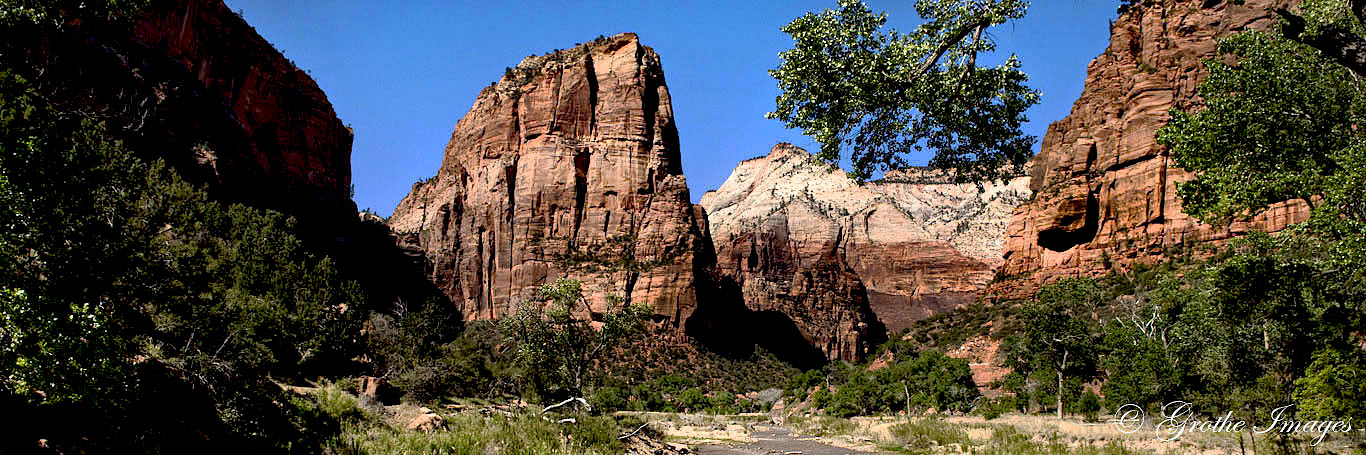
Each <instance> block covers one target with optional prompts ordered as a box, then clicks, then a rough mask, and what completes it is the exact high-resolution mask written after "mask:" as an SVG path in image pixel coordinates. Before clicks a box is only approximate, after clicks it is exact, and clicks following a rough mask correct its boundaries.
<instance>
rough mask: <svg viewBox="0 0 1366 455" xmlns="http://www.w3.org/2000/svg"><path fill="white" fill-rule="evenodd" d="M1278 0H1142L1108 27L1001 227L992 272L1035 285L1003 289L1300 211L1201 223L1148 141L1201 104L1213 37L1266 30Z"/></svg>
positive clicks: (1022, 290) (1276, 224)
mask: <svg viewBox="0 0 1366 455" xmlns="http://www.w3.org/2000/svg"><path fill="white" fill-rule="evenodd" d="M1286 3H1288V2H1287V1H1284V0H1249V1H1247V2H1246V4H1245V5H1232V4H1230V3H1229V2H1209V1H1199V0H1149V1H1145V2H1141V4H1140V5H1138V6H1135V7H1133V8H1131V10H1130V11H1129V12H1128V13H1126V14H1125V15H1123V16H1122V17H1120V18H1119V19H1118V20H1117V21H1116V22H1115V23H1114V25H1113V27H1112V29H1111V37H1110V38H1111V42H1110V46H1109V47H1108V48H1107V49H1106V50H1105V53H1104V54H1102V55H1101V56H1099V57H1096V59H1095V60H1092V61H1091V64H1090V65H1089V66H1088V67H1087V77H1086V86H1085V88H1084V89H1083V90H1082V94H1081V97H1080V98H1079V99H1078V100H1077V101H1076V104H1075V105H1073V107H1072V113H1071V114H1070V115H1068V116H1067V117H1066V118H1064V119H1062V120H1059V121H1057V122H1055V123H1053V124H1052V125H1051V126H1050V127H1049V129H1048V132H1047V133H1046V134H1045V135H1044V139H1043V144H1042V150H1041V151H1040V152H1039V154H1038V156H1035V157H1034V160H1033V170H1032V176H1031V181H1030V188H1031V189H1033V190H1034V192H1035V197H1034V199H1032V200H1030V201H1029V202H1027V203H1025V204H1023V205H1021V206H1020V207H1019V208H1017V209H1016V210H1015V213H1014V215H1013V217H1012V218H1011V223H1010V227H1009V229H1008V231H1007V238H1006V241H1005V248H1004V259H1005V265H1004V266H1003V267H1002V269H1001V272H1000V273H1001V274H1003V275H1025V276H1028V277H1029V278H1030V279H1029V280H1028V282H1029V283H1034V284H1027V285H1024V286H1020V285H1018V283H1017V284H1013V285H1012V284H1007V285H1004V288H1003V289H1002V291H1003V292H1006V293H1008V294H1014V295H1015V296H1022V295H1027V294H1028V293H1029V292H1032V289H1033V286H1034V285H1035V284H1037V283H1040V282H1045V281H1051V280H1053V279H1056V278H1058V277H1065V276H1077V275H1097V274H1101V273H1104V272H1105V271H1107V270H1108V269H1109V268H1110V267H1111V266H1112V265H1111V264H1114V265H1115V266H1119V267H1124V266H1126V265H1127V264H1130V263H1133V262H1135V261H1145V262H1154V261H1157V260H1159V259H1160V258H1161V257H1162V255H1163V254H1164V253H1168V252H1170V251H1171V250H1172V249H1173V248H1177V247H1181V246H1190V245H1195V244H1200V243H1207V242H1219V241H1222V240H1225V239H1227V238H1229V237H1231V236H1234V235H1237V234H1239V233H1243V232H1246V231H1248V230H1249V229H1261V230H1268V231H1275V230H1279V229H1282V228H1284V227H1285V226H1286V225H1288V224H1291V223H1294V222H1297V221H1301V220H1303V219H1305V218H1306V216H1307V209H1306V208H1305V206H1304V205H1303V204H1302V203H1288V204H1282V205H1278V206H1276V207H1274V208H1272V209H1271V210H1268V211H1267V212H1265V213H1263V214H1261V215H1259V216H1257V217H1256V218H1254V219H1253V220H1251V221H1249V222H1241V223H1235V224H1234V225H1232V226H1230V227H1229V228H1224V229H1215V228H1212V227H1210V226H1208V225H1204V224H1200V223H1199V222H1197V221H1196V220H1194V219H1193V218H1191V217H1190V216H1187V215H1186V214H1185V213H1182V212H1181V201H1180V200H1179V199H1178V197H1177V195H1176V191H1175V190H1176V183H1177V182H1180V181H1183V180H1187V179H1189V178H1190V176H1191V174H1190V173H1189V172H1187V171H1185V170H1183V169H1180V168H1177V167H1175V166H1174V165H1173V164H1172V162H1171V158H1170V157H1169V156H1168V154H1167V151H1166V150H1165V149H1164V148H1163V147H1161V146H1159V145H1157V144H1156V142H1155V139H1154V137H1155V135H1156V133H1157V130H1158V128H1160V127H1161V126H1162V125H1163V124H1165V123H1166V121H1167V120H1168V114H1167V111H1168V110H1169V109H1170V108H1173V107H1178V108H1182V109H1185V108H1189V107H1191V106H1193V105H1196V104H1197V103H1198V102H1199V100H1198V98H1197V96H1196V93H1195V88H1196V85H1197V83H1198V82H1199V81H1200V80H1201V79H1202V77H1203V67H1202V66H1201V63H1200V61H1201V59H1204V58H1210V57H1213V56H1214V55H1215V47H1216V45H1217V38H1219V37H1222V36H1225V35H1227V34H1230V33H1233V32H1236V31H1239V30H1243V29H1246V28H1249V27H1255V28H1264V27H1266V26H1268V25H1269V24H1270V23H1271V20H1272V19H1271V18H1272V14H1271V13H1270V9H1271V8H1272V7H1275V6H1284V5H1285V4H1286ZM1206 5H1211V6H1206ZM1107 258H1108V261H1107V260H1106V259H1107ZM1007 288H1008V289H1007Z"/></svg>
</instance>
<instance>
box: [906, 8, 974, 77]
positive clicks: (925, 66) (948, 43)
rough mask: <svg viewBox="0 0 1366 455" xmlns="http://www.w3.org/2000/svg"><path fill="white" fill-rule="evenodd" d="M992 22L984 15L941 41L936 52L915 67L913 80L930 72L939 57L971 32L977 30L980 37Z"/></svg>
mask: <svg viewBox="0 0 1366 455" xmlns="http://www.w3.org/2000/svg"><path fill="white" fill-rule="evenodd" d="M990 24H991V22H990V20H989V19H987V18H986V17H983V18H982V19H979V20H978V21H977V22H973V23H971V24H968V25H967V26H965V27H963V28H961V29H959V30H958V31H955V32H954V33H953V34H952V35H949V37H948V39H945V40H944V41H943V42H940V43H939V47H936V48H935V49H934V53H932V54H930V56H929V57H926V58H925V61H924V62H921V63H920V67H919V68H916V69H915V74H913V75H911V80H915V78H917V77H920V76H921V75H922V74H925V73H927V72H929V71H930V68H934V65H935V64H938V63H939V59H940V58H942V57H943V56H944V54H945V53H947V52H948V51H949V49H951V48H953V46H954V45H956V44H958V43H959V42H962V41H963V40H964V39H966V38H967V37H968V34H969V33H973V31H974V30H976V31H977V35H978V36H979V37H980V36H981V34H982V29H984V28H986V27H987V26H988V25H990ZM973 55H974V56H975V55H976V53H973Z"/></svg>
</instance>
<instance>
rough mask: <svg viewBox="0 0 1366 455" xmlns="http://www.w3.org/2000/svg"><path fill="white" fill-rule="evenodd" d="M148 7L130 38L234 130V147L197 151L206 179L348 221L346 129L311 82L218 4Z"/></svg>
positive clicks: (236, 192) (351, 208)
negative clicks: (170, 67) (168, 65)
mask: <svg viewBox="0 0 1366 455" xmlns="http://www.w3.org/2000/svg"><path fill="white" fill-rule="evenodd" d="M152 3H153V4H154V5H155V6H154V7H153V8H152V9H151V10H150V11H149V12H148V13H146V14H144V15H143V16H142V18H141V19H140V20H139V21H138V22H137V24H136V26H135V27H134V30H133V40H134V41H135V42H137V43H139V44H141V45H143V46H146V47H147V48H149V49H150V50H151V51H153V52H154V53H156V54H160V55H164V56H165V57H168V58H170V59H171V61H173V62H174V63H176V64H178V65H179V66H181V67H182V68H183V70H184V72H185V74H188V75H189V76H190V77H191V78H193V79H194V80H195V81H197V82H198V84H197V86H196V87H195V91H197V92H199V93H200V94H201V95H204V96H207V97H209V98H211V99H213V100H214V101H216V102H217V103H221V105H222V106H223V107H225V108H226V110H227V112H228V113H229V114H230V117H231V120H232V123H233V124H232V125H230V126H232V127H235V128H231V129H229V130H228V131H227V132H226V133H227V134H230V135H232V136H234V142H236V143H235V144H234V147H232V148H231V149H219V150H215V149H213V147H212V146H211V145H210V146H201V147H197V150H196V151H197V154H196V156H195V157H194V159H195V161H196V163H197V164H199V165H200V166H201V167H207V168H208V169H209V171H210V172H212V174H213V177H212V183H214V184H215V185H217V186H220V187H222V188H223V190H224V192H225V193H226V195H227V196H228V197H229V198H230V199H236V200H244V201H248V202H253V203H257V204H258V205H264V206H268V207H272V208H278V209H282V210H285V211H287V212H290V213H293V214H296V215H301V216H303V217H305V218H320V219H327V220H328V221H327V222H336V221H339V220H345V219H352V218H354V216H355V213H356V210H355V204H354V203H353V202H352V201H351V196H350V190H351V141H352V131H351V129H350V128H349V127H347V126H346V125H345V124H343V123H342V121H341V120H340V119H338V118H337V114H336V112H334V111H333V109H332V104H331V103H329V102H328V100H327V95H326V94H324V93H323V91H322V89H320V88H318V84H317V83H316V82H314V81H313V78H311V77H309V75H308V74H307V73H305V72H304V71H303V70H301V69H299V68H298V67H297V66H295V65H294V63H293V62H292V61H290V60H289V59H287V58H285V56H284V55H282V54H281V53H280V52H279V51H278V50H276V49H275V47H274V46H272V45H271V44H270V43H269V42H267V41H266V40H265V39H264V38H262V37H261V35H259V34H257V33H256V30H255V29H254V28H252V27H251V25H249V24H247V23H246V21H244V20H243V19H242V18H241V17H240V16H238V15H237V14H236V13H233V12H232V11H231V10H229V9H228V7H227V6H226V5H224V4H223V2H222V1H221V0H166V1H157V2H152ZM174 115H195V113H193V112H177V113H174ZM185 133H188V132H182V134H185ZM225 155H226V156H225Z"/></svg>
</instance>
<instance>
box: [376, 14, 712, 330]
mask: <svg viewBox="0 0 1366 455" xmlns="http://www.w3.org/2000/svg"><path fill="white" fill-rule="evenodd" d="M690 201H691V199H690V197H689V195H688V187H687V184H686V182H685V180H684V178H683V175H682V168H681V164H680V155H679V144H678V131H677V129H676V127H675V126H674V119H673V112H672V107H671V105H670V101H669V90H668V88H667V87H666V86H665V83H664V73H663V71H662V69H661V66H660V62H659V56H658V55H657V54H655V52H654V51H653V50H652V49H650V48H648V47H645V46H642V45H641V44H640V42H639V40H638V39H637V37H636V36H635V35H634V34H622V35H617V36H613V37H610V38H599V39H598V40H595V41H593V42H591V43H586V44H583V45H579V46H576V47H574V48H572V49H569V50H564V51H557V52H554V53H551V54H547V55H543V56H532V57H527V58H526V59H524V60H523V61H522V62H521V63H519V64H518V65H517V66H516V67H515V68H510V69H508V71H507V72H506V73H505V74H504V75H503V77H502V78H501V79H500V80H498V81H497V82H496V83H495V84H494V85H491V86H489V87H487V88H485V89H484V90H483V91H481V92H480V93H479V97H478V98H477V99H476V100H475V102H474V107H472V108H471V109H470V111H469V112H468V113H467V114H465V116H464V117H463V118H461V119H460V121H459V122H458V123H457V124H456V126H455V131H454V133H452V134H451V139H450V142H449V143H448V144H447V146H446V150H445V157H444V160H443V162H442V164H441V168H440V169H439V170H438V171H437V174H436V176H435V177H433V178H431V179H428V180H426V181H423V182H419V183H417V184H414V185H413V189H412V192H410V193H409V194H408V195H407V197H405V198H404V199H403V200H402V201H401V202H400V203H399V205H398V208H396V209H395V210H394V214H393V216H392V217H390V218H389V221H388V224H389V226H390V228H391V229H393V230H394V231H395V232H396V233H398V234H399V235H400V236H401V237H402V238H403V239H404V241H405V242H407V243H408V244H410V245H412V246H413V247H414V248H416V249H420V250H421V251H423V252H424V253H425V255H426V257H427V260H428V263H429V267H428V275H429V279H430V280H431V281H432V282H434V283H435V284H436V285H437V286H438V287H439V288H440V289H441V290H442V291H443V292H444V293H445V294H446V295H447V296H449V297H450V298H451V299H452V300H453V301H454V302H455V303H456V305H457V306H458V307H459V309H460V311H462V312H463V314H464V316H465V317H466V318H467V319H492V318H499V317H502V316H504V315H507V314H509V312H511V311H513V310H514V308H515V305H516V304H517V303H518V302H520V301H523V300H527V299H531V298H532V297H534V296H535V292H536V288H537V287H538V286H539V285H541V284H543V283H546V282H548V281H553V280H554V279H556V278H558V277H568V278H572V279H578V280H582V281H584V289H585V293H586V294H587V295H588V297H589V301H590V304H591V306H592V307H593V311H594V312H600V311H601V310H602V309H603V308H604V306H605V305H607V304H608V301H609V300H608V298H607V296H608V295H609V294H615V295H617V296H619V297H621V298H623V300H625V301H626V302H629V303H645V304H649V305H651V306H653V308H654V311H655V317H654V320H655V322H656V325H657V326H658V327H662V328H664V329H666V330H672V333H674V334H676V335H682V333H683V328H684V322H686V321H687V319H688V318H689V316H691V315H692V313H693V311H694V310H695V309H696V307H697V300H698V299H697V289H698V287H699V284H698V282H699V277H704V276H705V269H706V267H707V266H709V265H710V264H711V263H712V260H713V259H712V257H711V246H710V244H709V243H708V242H709V240H708V239H709V236H708V234H707V231H706V229H707V224H706V216H705V215H704V213H703V211H702V210H701V209H700V208H699V207H695V206H694V205H693V204H692V203H691V202H690ZM702 287H705V285H703V286H702Z"/></svg>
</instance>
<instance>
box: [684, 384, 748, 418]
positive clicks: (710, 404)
mask: <svg viewBox="0 0 1366 455" xmlns="http://www.w3.org/2000/svg"><path fill="white" fill-rule="evenodd" d="M693 390H696V389H693ZM706 409H707V412H708V413H711V414H735V413H737V412H740V411H739V408H737V407H736V398H735V394H733V393H730V392H725V391H722V392H716V393H714V394H712V396H711V398H709V399H708V400H707V408H706Z"/></svg>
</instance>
